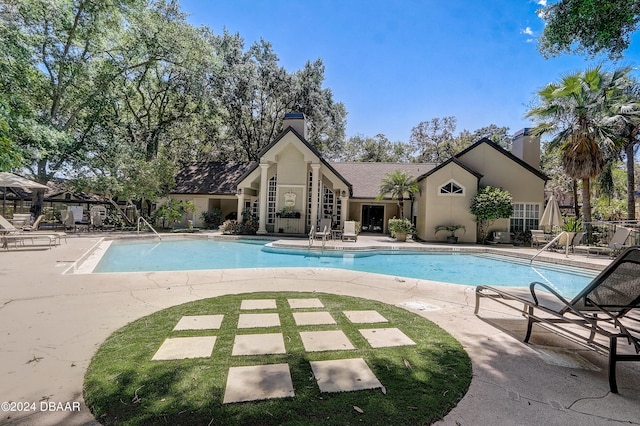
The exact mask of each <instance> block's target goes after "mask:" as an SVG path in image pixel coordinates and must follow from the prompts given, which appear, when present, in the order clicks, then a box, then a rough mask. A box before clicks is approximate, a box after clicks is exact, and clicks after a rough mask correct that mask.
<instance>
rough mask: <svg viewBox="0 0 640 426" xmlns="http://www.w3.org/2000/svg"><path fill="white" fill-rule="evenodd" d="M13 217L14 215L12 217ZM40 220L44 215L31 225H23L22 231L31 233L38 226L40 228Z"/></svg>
mask: <svg viewBox="0 0 640 426" xmlns="http://www.w3.org/2000/svg"><path fill="white" fill-rule="evenodd" d="M14 216H15V215H14ZM42 219H44V215H43V214H41V215H40V216H38V217H37V218H36V220H34V221H33V223H32V224H31V225H25V226H23V227H22V230H23V231H33V230H35V229H38V226H40V222H42Z"/></svg>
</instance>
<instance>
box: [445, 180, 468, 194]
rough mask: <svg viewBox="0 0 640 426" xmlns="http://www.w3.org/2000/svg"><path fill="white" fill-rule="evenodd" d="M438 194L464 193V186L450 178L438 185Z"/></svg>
mask: <svg viewBox="0 0 640 426" xmlns="http://www.w3.org/2000/svg"><path fill="white" fill-rule="evenodd" d="M440 195H464V187H462V186H461V185H460V184H458V183H457V182H455V181H453V180H450V181H449V182H447V183H445V184H444V185H442V186H441V187H440Z"/></svg>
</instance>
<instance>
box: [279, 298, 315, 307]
mask: <svg viewBox="0 0 640 426" xmlns="http://www.w3.org/2000/svg"><path fill="white" fill-rule="evenodd" d="M287 300H288V301H289V307H290V308H291V309H302V308H324V305H323V304H322V302H321V301H320V299H316V298H313V299H287Z"/></svg>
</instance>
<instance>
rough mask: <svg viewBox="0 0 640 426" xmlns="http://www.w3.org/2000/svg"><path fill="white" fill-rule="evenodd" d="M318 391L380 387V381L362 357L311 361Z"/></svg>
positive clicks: (342, 390) (343, 390) (344, 390)
mask: <svg viewBox="0 0 640 426" xmlns="http://www.w3.org/2000/svg"><path fill="white" fill-rule="evenodd" d="M310 364H311V370H312V371H313V375H314V377H315V378H316V382H317V383H318V387H319V388H320V392H349V391H357V390H362V389H376V388H381V387H382V383H380V381H379V380H378V378H377V377H376V375H375V374H373V371H371V369H370V368H369V366H368V365H367V363H366V362H365V361H364V359H362V358H353V359H336V360H331V361H311V362H310Z"/></svg>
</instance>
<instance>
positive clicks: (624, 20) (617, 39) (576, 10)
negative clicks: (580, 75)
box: [538, 0, 640, 59]
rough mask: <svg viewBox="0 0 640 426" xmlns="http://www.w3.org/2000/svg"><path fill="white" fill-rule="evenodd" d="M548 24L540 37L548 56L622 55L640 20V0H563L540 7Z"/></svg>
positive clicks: (540, 13) (540, 45) (541, 45)
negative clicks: (565, 54)
mask: <svg viewBox="0 0 640 426" xmlns="http://www.w3.org/2000/svg"><path fill="white" fill-rule="evenodd" d="M538 14H539V15H540V16H541V17H542V18H543V19H544V20H545V22H546V26H545V28H544V30H543V32H542V35H541V37H540V39H539V41H538V47H539V49H540V52H541V53H542V54H543V55H544V56H545V57H551V56H558V55H560V54H562V53H570V52H578V53H580V52H584V53H587V54H588V55H590V56H595V55H597V54H600V53H605V54H607V55H609V57H610V58H611V59H619V58H621V57H622V53H623V52H624V50H625V49H627V48H628V47H629V43H630V35H631V33H633V32H634V31H636V30H637V28H638V22H639V21H640V1H639V0H560V1H556V2H553V3H550V4H548V5H547V6H545V7H544V8H542V9H540V10H539V11H538Z"/></svg>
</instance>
